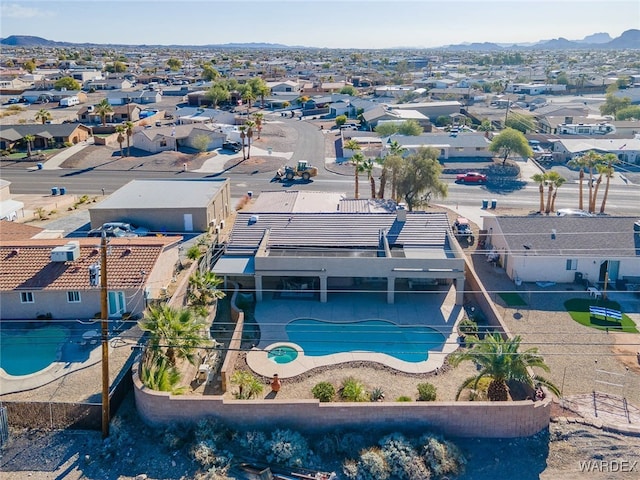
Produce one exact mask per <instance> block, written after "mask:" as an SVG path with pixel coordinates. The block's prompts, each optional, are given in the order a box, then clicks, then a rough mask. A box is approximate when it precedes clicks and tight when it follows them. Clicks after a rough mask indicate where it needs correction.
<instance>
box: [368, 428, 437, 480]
mask: <svg viewBox="0 0 640 480" xmlns="http://www.w3.org/2000/svg"><path fill="white" fill-rule="evenodd" d="M379 443H380V447H381V449H382V454H383V456H384V458H385V459H386V461H387V465H388V466H389V470H390V472H391V474H392V475H393V476H395V477H397V478H406V479H408V480H427V479H429V478H431V472H430V471H429V468H428V467H427V465H426V464H425V462H424V460H423V459H422V458H420V456H419V455H418V452H417V451H416V449H415V448H414V447H413V445H412V444H411V443H410V442H409V441H408V440H407V439H405V437H404V436H403V435H402V434H400V433H393V434H391V435H387V436H386V437H383V438H382V439H381V440H380V442H379Z"/></svg>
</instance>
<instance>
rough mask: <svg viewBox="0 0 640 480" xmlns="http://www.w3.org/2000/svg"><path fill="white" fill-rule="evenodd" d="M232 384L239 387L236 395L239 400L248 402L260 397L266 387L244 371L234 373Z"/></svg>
mask: <svg viewBox="0 0 640 480" xmlns="http://www.w3.org/2000/svg"><path fill="white" fill-rule="evenodd" d="M231 383H233V384H234V385H237V386H238V393H237V394H236V398H237V399H238V400H248V399H250V398H253V397H255V396H257V395H259V394H260V393H262V391H263V390H264V385H262V383H260V381H259V380H258V379H257V378H256V377H254V376H253V375H252V374H250V373H249V372H245V371H244V370H236V371H235V372H233V375H231Z"/></svg>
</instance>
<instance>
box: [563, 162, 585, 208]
mask: <svg viewBox="0 0 640 480" xmlns="http://www.w3.org/2000/svg"><path fill="white" fill-rule="evenodd" d="M567 165H568V166H570V167H573V168H576V167H577V168H579V169H580V171H579V174H578V181H579V189H578V208H579V209H580V210H584V195H583V194H582V185H583V184H584V169H585V167H586V166H587V162H586V161H585V160H584V158H583V157H582V156H580V157H574V158H572V159H571V160H569V161H568V162H567Z"/></svg>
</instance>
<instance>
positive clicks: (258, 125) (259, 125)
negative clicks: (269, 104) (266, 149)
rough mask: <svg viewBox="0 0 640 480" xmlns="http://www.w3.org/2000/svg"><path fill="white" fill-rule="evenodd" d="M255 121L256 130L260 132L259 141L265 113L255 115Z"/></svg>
mask: <svg viewBox="0 0 640 480" xmlns="http://www.w3.org/2000/svg"><path fill="white" fill-rule="evenodd" d="M253 119H254V121H255V123H256V130H258V140H260V134H261V133H262V122H263V121H264V113H261V112H257V113H254V114H253Z"/></svg>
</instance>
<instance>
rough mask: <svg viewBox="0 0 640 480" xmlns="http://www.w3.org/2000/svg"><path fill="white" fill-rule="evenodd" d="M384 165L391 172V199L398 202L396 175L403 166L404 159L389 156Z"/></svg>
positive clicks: (397, 156)
mask: <svg viewBox="0 0 640 480" xmlns="http://www.w3.org/2000/svg"><path fill="white" fill-rule="evenodd" d="M384 163H385V165H386V166H387V167H388V168H389V169H390V170H391V199H392V200H394V201H396V202H397V201H398V173H399V172H400V170H401V169H402V166H403V165H404V164H405V160H404V158H402V157H401V156H399V155H390V156H388V157H387V158H386V159H385V161H384Z"/></svg>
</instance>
